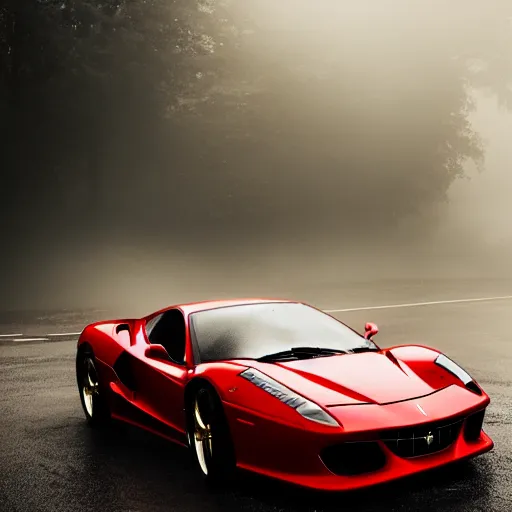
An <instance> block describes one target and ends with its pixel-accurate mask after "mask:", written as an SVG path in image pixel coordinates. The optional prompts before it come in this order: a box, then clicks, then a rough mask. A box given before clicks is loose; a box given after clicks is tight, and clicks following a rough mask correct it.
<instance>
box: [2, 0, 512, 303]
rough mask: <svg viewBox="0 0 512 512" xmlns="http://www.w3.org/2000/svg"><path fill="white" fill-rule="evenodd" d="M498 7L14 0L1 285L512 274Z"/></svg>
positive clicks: (291, 287)
mask: <svg viewBox="0 0 512 512" xmlns="http://www.w3.org/2000/svg"><path fill="white" fill-rule="evenodd" d="M486 5H487V7H484V4H483V3H482V2H481V1H476V0H474V1H464V2H462V1H453V2H450V3H449V5H448V4H447V3H446V2H440V1H434V2H432V1H429V2H427V1H423V0H418V1H417V2H405V1H402V0H389V1H382V2H375V1H361V2H353V1H350V2H349V1H341V0H340V1H328V0H315V1H313V0H300V1H297V0H294V1H292V0H280V1H279V2H276V1H275V0H272V1H271V0H258V1H256V0H250V1H247V2H243V3H241V2H233V1H229V0H224V1H221V0H218V1H215V0H202V1H192V0H189V1H187V2H185V1H179V2H174V3H170V2H164V1H163V0H161V1H159V0H153V1H151V2H142V1H139V0H134V1H131V2H130V1H121V0H119V1H117V2H111V3H109V2H103V3H102V4H101V3H100V2H96V1H95V0H88V1H84V2H66V1H65V2H59V6H60V7H59V6H57V4H56V3H55V4H53V3H52V2H46V3H45V2H40V3H39V4H37V5H33V6H31V7H27V6H24V7H22V6H20V5H18V4H17V3H16V2H8V3H7V7H4V8H2V9H1V11H0V13H1V16H2V17H1V22H2V26H3V30H4V31H3V38H2V41H1V43H2V44H1V51H2V61H1V63H2V66H3V67H2V78H4V82H3V85H4V86H3V87H2V89H1V92H2V98H3V99H4V100H5V101H4V103H3V110H2V113H3V115H2V134H3V135H2V139H1V140H2V141H3V143H4V148H3V150H2V151H1V156H0V159H1V160H0V165H1V166H2V177H3V187H2V197H3V200H2V229H3V233H4V238H3V240H4V244H3V248H2V250H1V254H2V269H3V272H2V282H1V283H0V285H1V286H2V296H1V299H0V300H1V304H0V306H1V307H2V308H11V309H17V308H54V307H70V308H73V307H109V306H112V305H115V306H116V307H126V308H127V309H129V310H130V311H132V310H137V311H149V310H150V309H151V308H153V307H155V308H156V307H159V306H162V305H165V304H169V303H173V302H175V301H180V300H194V299H202V298H213V297H226V296H229V295H236V296H251V295H264V296H275V295H279V296H303V295H304V294H305V293H306V292H307V290H310V289H313V288H315V287H316V288H321V287H322V286H331V285H339V286H340V289H342V287H343V284H344V283H352V284H351V286H352V285H353V283H365V282H366V283H368V282H372V281H376V280H383V279H391V280H392V279H445V278H464V279H467V278H495V279H500V278H510V277H512V272H511V270H510V264H509V262H510V261H511V257H512V230H511V228H510V221H511V219H512V202H511V201H510V199H509V197H510V193H511V192H512V175H511V173H510V161H511V159H512V144H511V143H510V141H511V140H512V138H511V134H512V114H511V113H510V111H509V109H508V108H507V107H508V106H510V105H512V102H511V101H510V99H511V96H512V90H511V89H510V83H511V81H512V44H511V43H512V23H511V20H512V5H510V2H508V1H504V0H492V1H490V2H488V3H487V4H486ZM13 27H14V28H13ZM36 48H39V52H38V51H36Z"/></svg>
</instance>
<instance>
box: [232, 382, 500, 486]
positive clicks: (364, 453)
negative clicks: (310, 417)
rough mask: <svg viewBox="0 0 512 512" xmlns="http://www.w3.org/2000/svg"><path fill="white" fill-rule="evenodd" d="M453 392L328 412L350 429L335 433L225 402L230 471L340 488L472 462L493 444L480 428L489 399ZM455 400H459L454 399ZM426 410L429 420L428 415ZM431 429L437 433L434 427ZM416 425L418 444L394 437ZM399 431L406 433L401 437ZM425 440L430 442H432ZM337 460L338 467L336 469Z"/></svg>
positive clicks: (348, 407) (446, 391)
mask: <svg viewBox="0 0 512 512" xmlns="http://www.w3.org/2000/svg"><path fill="white" fill-rule="evenodd" d="M455 388H456V387H455ZM455 388H452V389H450V388H447V389H446V390H443V391H440V392H438V393H435V394H433V395H430V396H428V397H424V398H421V399H418V400H414V401H406V402H400V403H396V404H390V405H386V406H379V405H356V406H345V407H339V408H336V409H339V411H336V416H337V417H338V418H339V419H340V420H341V421H342V422H343V419H342V418H345V420H347V421H346V423H348V425H350V430H348V429H347V428H345V429H340V430H338V431H337V432H332V431H329V430H328V429H317V430H314V429H306V428H300V427H297V426H291V425H286V424H284V423H278V422H276V421H275V420H273V419H271V418H265V417H263V416H261V415H255V414H254V413H253V412H252V411H249V410H245V409H244V410H242V409H240V408H238V407H237V408H231V407H229V404H226V406H227V407H226V412H227V413H228V416H230V420H231V421H230V424H231V427H232V428H231V430H232V435H233V438H234V441H235V448H236V454H237V463H238V466H239V467H240V468H242V469H246V470H250V471H254V472H256V473H260V474H263V475H266V476H269V477H272V478H276V479H279V480H284V481H286V482H289V483H292V484H297V485H300V486H303V487H309V488H314V489H319V490H331V491H341V490H350V489H358V488H361V487H367V486H371V485H376V484H380V483H384V482H388V481H392V480H396V479H398V478H403V477H406V476H409V475H413V474H416V473H420V472H422V471H427V470H430V469H433V468H436V467H441V466H444V465H446V464H449V463H451V462H455V461H460V460H464V459H469V458H472V457H476V456H478V455H481V454H483V453H485V452H488V451H489V450H491V449H492V448H493V446H494V443H493V441H492V440H491V439H490V438H489V436H488V435H487V434H486V433H485V432H484V431H483V430H482V428H481V426H482V420H483V413H484V411H485V408H486V407H487V405H488V403H489V398H488V397H487V396H485V395H484V396H482V397H477V396H472V395H470V394H469V393H467V392H466V393H464V394H461V393H460V388H458V389H455ZM459 395H460V396H459ZM461 397H464V399H465V400H466V401H465V402H464V401H462V402H461ZM456 398H458V400H456ZM417 404H419V405H420V406H421V405H422V408H423V409H424V411H429V412H430V416H429V417H425V416H424V415H423V414H421V413H420V412H419V410H418V409H417V408H416V405H417ZM413 406H414V409H413ZM434 410H435V411H436V416H435V417H433V416H432V411H434ZM414 411H416V412H417V413H418V415H416V414H414ZM418 416H421V418H418ZM356 420H357V421H356ZM475 424H476V428H475ZM446 425H448V427H446ZM308 426H309V425H308ZM344 426H346V425H344ZM437 427H440V430H439V429H438V430H436V428H437ZM416 428H418V429H419V430H416V432H419V433H420V435H421V436H422V437H421V438H419V442H418V439H416V440H415V442H414V443H412V442H411V441H407V440H406V441H403V440H402V439H398V438H402V437H405V438H410V437H411V436H410V432H411V431H413V435H414V431H415V429H416ZM405 431H406V432H408V434H407V435H402V432H405ZM390 432H391V433H393V432H394V433H395V434H396V435H395V436H394V441H397V440H398V441H397V442H393V439H391V440H390V437H393V435H392V434H390ZM425 433H428V434H427V435H428V437H429V446H430V448H431V449H432V450H434V451H433V452H429V450H428V449H427V448H426V444H427V443H426V441H425V438H426V437H427V435H425ZM430 434H432V436H431V435H430ZM437 436H439V439H437ZM446 436H451V437H449V439H448V438H447V437H446ZM430 437H436V439H435V440H434V441H432V440H430ZM430 443H432V444H431V445H430ZM435 443H437V444H435ZM348 445H350V447H351V448H352V449H351V450H349V451H348V452H347V451H345V452H338V453H339V454H340V455H339V456H338V455H337V454H336V453H335V450H336V448H337V447H339V446H342V447H343V446H345V447H346V446H348ZM411 447H412V451H411ZM363 448H364V449H363ZM370 448H371V449H370ZM415 450H416V452H415ZM326 452H327V453H328V452H330V457H326V455H325V454H326ZM417 453H420V455H419V456H418V455H416V454H417ZM379 454H380V455H379ZM337 457H338V459H339V460H340V462H342V464H338V465H337V464H336V458H337ZM347 468H348V471H347Z"/></svg>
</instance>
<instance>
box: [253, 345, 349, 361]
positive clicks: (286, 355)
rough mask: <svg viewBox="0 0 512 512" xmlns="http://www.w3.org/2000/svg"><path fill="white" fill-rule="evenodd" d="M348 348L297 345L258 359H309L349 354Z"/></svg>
mask: <svg viewBox="0 0 512 512" xmlns="http://www.w3.org/2000/svg"><path fill="white" fill-rule="evenodd" d="M349 353H350V352H349V351H347V350H338V349H335V348H321V347H295V348H291V349H289V350H283V351H282V352H275V353H274V354H267V355H264V356H262V357H260V358H258V359H256V361H261V362H269V361H279V360H283V359H309V358H312V357H324V356H333V355H336V354H349Z"/></svg>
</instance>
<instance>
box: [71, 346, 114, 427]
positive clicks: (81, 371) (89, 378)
mask: <svg viewBox="0 0 512 512" xmlns="http://www.w3.org/2000/svg"><path fill="white" fill-rule="evenodd" d="M76 378H77V384H78V391H79V393H80V401H81V403H82V408H83V410H84V414H85V419H86V420H87V422H88V423H89V424H90V425H91V426H102V425H106V424H107V423H109V421H110V409H109V407H108V403H107V400H106V397H105V394H104V392H103V389H102V387H101V384H100V382H99V379H98V372H97V369H96V360H95V358H94V354H93V352H92V350H90V349H88V348H85V349H79V351H78V353H77V357H76Z"/></svg>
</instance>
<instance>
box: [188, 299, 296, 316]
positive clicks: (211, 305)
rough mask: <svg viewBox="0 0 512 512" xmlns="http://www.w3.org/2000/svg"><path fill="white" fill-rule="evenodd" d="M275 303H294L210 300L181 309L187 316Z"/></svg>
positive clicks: (258, 300)
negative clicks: (229, 308) (219, 309)
mask: <svg viewBox="0 0 512 512" xmlns="http://www.w3.org/2000/svg"><path fill="white" fill-rule="evenodd" d="M275 302H287V303H291V302H293V301H291V300H287V299H264V298H252V299H251V298H243V299H219V300H208V301H202V302H192V303H189V304H181V305H180V306H179V307H180V308H181V310H182V311H183V313H185V314H186V315H190V314H192V313H197V312H198V311H205V310H207V309H216V308H225V307H228V306H243V305H246V304H271V303H275Z"/></svg>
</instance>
